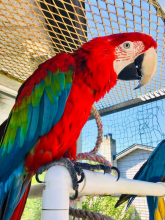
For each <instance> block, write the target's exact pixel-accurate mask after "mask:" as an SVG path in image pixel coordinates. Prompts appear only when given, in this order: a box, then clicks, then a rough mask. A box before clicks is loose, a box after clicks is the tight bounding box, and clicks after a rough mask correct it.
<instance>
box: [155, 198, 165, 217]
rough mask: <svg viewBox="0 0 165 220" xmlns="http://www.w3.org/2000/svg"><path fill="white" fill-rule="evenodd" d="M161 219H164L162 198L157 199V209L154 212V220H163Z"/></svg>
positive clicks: (164, 209)
mask: <svg viewBox="0 0 165 220" xmlns="http://www.w3.org/2000/svg"><path fill="white" fill-rule="evenodd" d="M163 219H165V202H164V199H163V198H159V200H158V208H157V210H156V212H155V220H163Z"/></svg>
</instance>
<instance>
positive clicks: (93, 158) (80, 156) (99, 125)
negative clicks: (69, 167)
mask: <svg viewBox="0 0 165 220" xmlns="http://www.w3.org/2000/svg"><path fill="white" fill-rule="evenodd" d="M91 113H92V114H93V116H94V118H95V120H96V124H97V128H98V135H97V141H96V146H95V148H94V149H93V150H92V151H90V152H89V153H88V152H85V153H79V154H78V155H77V160H89V161H94V162H98V163H100V164H103V165H106V166H111V164H110V163H109V161H108V160H106V158H105V157H103V156H101V155H96V153H98V150H99V148H100V145H101V142H102V138H103V125H102V122H101V117H100V114H99V112H98V111H97V109H96V108H95V106H94V105H93V106H92V110H91Z"/></svg>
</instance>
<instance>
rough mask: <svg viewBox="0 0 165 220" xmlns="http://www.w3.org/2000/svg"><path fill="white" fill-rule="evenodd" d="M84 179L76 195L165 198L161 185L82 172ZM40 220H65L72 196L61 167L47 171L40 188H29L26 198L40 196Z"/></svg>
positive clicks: (68, 177) (86, 171) (69, 184)
mask: <svg viewBox="0 0 165 220" xmlns="http://www.w3.org/2000/svg"><path fill="white" fill-rule="evenodd" d="M84 174H85V179H84V181H83V182H82V183H80V185H79V195H113V194H134V195H139V196H146V195H150V196H152V195H153V196H159V197H165V184H164V183H149V182H144V181H138V180H131V179H124V178H120V179H119V180H118V181H117V182H116V177H114V176H113V175H111V174H103V173H99V172H92V171H88V170H84ZM42 191H43V200H42V220H47V219H49V220H68V219H69V196H70V194H71V193H74V191H73V189H72V182H71V177H70V174H69V172H68V170H67V169H66V168H65V167H63V166H54V167H51V168H50V169H49V170H48V171H47V173H46V175H45V184H44V185H35V186H32V187H31V190H30V193H29V198H38V197H41V196H42Z"/></svg>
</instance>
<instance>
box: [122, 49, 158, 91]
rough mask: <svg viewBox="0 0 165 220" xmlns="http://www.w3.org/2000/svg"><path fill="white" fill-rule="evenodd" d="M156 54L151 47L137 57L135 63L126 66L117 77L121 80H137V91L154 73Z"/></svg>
mask: <svg viewBox="0 0 165 220" xmlns="http://www.w3.org/2000/svg"><path fill="white" fill-rule="evenodd" d="M156 66H157V54H156V52H155V49H154V48H153V47H151V48H149V49H148V50H147V51H146V52H145V53H143V54H141V55H139V56H138V57H137V58H136V59H135V61H134V62H133V63H131V64H129V65H127V66H126V67H125V68H124V69H123V70H122V71H121V72H120V73H119V75H118V79H121V80H139V85H138V86H137V87H136V88H135V89H138V88H140V87H142V86H144V85H145V84H146V83H147V82H149V81H150V80H151V78H152V76H153V74H154V73H155V71H156Z"/></svg>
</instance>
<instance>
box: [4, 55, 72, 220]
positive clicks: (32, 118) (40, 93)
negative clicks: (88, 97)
mask: <svg viewBox="0 0 165 220" xmlns="http://www.w3.org/2000/svg"><path fill="white" fill-rule="evenodd" d="M64 55H65V54H64ZM67 57H69V58H70V59H71V60H72V64H73V63H74V62H73V58H72V57H71V56H70V55H67ZM52 59H53V58H52ZM65 61H66V58H65V56H64V62H62V63H65ZM48 62H49V63H50V61H48ZM51 64H52V65H54V66H56V60H55V61H54V62H51ZM41 67H42V68H44V64H43V65H41V66H40V67H39V71H38V72H37V71H36V72H35V74H37V73H38V74H40V73H41V72H42V71H41ZM68 67H69V68H70V67H71V69H72V71H73V69H74V68H73V65H68ZM53 68H54V67H53ZM44 71H47V76H46V77H45V78H44V77H41V78H42V79H41V80H40V82H38V81H37V82H36V83H35V84H34V86H33V89H32V92H31V95H30V96H28V97H25V98H24V99H22V106H21V103H20V104H19V105H18V106H16V108H15V109H14V110H13V111H12V112H11V120H10V121H9V124H8V128H10V132H12V131H15V130H14V129H15V128H17V130H16V135H15V139H14V142H13V143H12V141H11V140H12V139H11V138H10V133H9V129H8V128H7V130H6V133H5V135H6V134H7V135H8V137H9V140H7V139H5V137H6V136H4V138H3V141H2V142H1V143H0V145H1V148H0V206H1V207H2V205H3V203H4V201H5V202H6V200H5V196H8V200H9V201H8V202H7V204H8V206H7V207H6V214H4V216H3V217H4V218H3V220H7V219H9V218H10V216H11V214H12V212H13V210H14V209H15V207H16V205H17V204H18V202H19V201H20V199H21V196H22V195H23V193H24V191H25V189H26V186H24V187H21V186H22V185H23V183H24V175H26V174H25V168H24V166H23V164H24V161H25V158H26V154H27V153H28V152H29V151H30V150H31V149H32V148H33V146H34V145H35V143H36V141H37V139H38V137H39V136H41V135H44V134H46V133H48V132H49V131H50V129H51V127H52V126H54V125H55V124H56V123H58V121H59V120H60V118H61V117H62V114H63V112H64V109H65V104H66V101H67V98H68V95H69V92H70V89H71V85H72V83H66V82H65V77H66V75H67V71H66V72H62V71H60V69H58V71H57V73H56V75H53V72H52V71H50V70H47V67H46V69H43V72H44ZM70 71H71V70H69V74H70ZM30 79H31V77H30ZM30 79H28V80H27V83H26V82H25V83H24V86H27V85H26V84H28V83H30ZM36 79H37V78H36ZM37 80H38V79H37ZM24 86H22V87H21V89H20V90H19V92H20V94H21V92H22V90H23V88H24ZM27 87H28V86H27ZM20 94H19V95H20ZM25 94H26V93H25ZM19 95H18V97H17V99H19ZM25 96H26V95H25ZM19 106H20V107H19ZM15 113H16V114H17V116H18V117H17V119H18V120H14V118H13V117H14V116H13V115H14V114H15ZM15 118H16V116H15ZM14 123H16V124H14ZM15 125H16V127H15ZM25 125H26V126H25ZM12 129H13V130H12ZM1 140H2V139H1ZM6 144H7V147H6ZM12 187H13V188H12ZM0 215H1V214H0ZM0 218H1V216H0Z"/></svg>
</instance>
